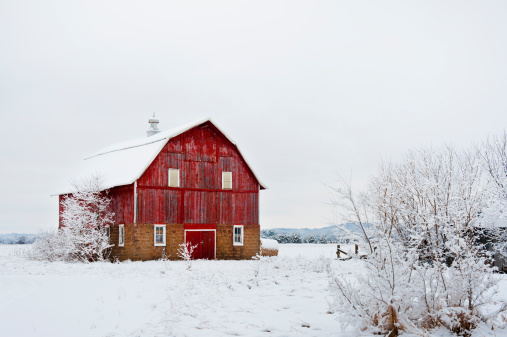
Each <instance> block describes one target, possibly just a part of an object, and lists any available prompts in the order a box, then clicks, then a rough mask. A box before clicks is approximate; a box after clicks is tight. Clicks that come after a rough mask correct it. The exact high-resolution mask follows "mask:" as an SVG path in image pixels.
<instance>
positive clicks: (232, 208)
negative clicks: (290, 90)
mask: <svg viewBox="0 0 507 337" xmlns="http://www.w3.org/2000/svg"><path fill="white" fill-rule="evenodd" d="M169 168H177V169H179V170H180V187H179V188H170V187H168V169H169ZM223 171H229V172H232V187H233V188H232V190H222V172H223ZM137 183H138V198H139V199H138V204H139V207H138V209H139V213H138V222H139V223H194V224H195V223H215V224H216V223H220V224H238V223H241V224H258V223H259V210H258V193H259V183H258V182H257V180H256V178H255V176H254V175H253V174H252V172H251V171H250V169H249V167H248V166H247V164H246V163H245V161H244V160H243V158H242V157H241V155H240V154H239V152H238V151H237V149H236V147H235V146H234V145H233V144H232V143H230V142H229V141H228V140H227V139H226V138H225V137H224V136H223V135H222V134H221V133H220V132H219V131H218V130H217V129H216V128H215V127H214V126H213V125H212V124H211V123H209V122H207V123H205V124H203V125H200V126H197V127H195V128H193V129H191V130H189V131H187V132H185V133H183V134H181V135H180V136H178V137H175V138H173V139H171V140H170V141H169V142H168V143H167V144H166V146H165V147H164V148H163V149H162V151H161V152H160V153H159V155H158V156H157V157H156V158H155V160H154V161H153V163H152V164H151V165H150V166H149V167H148V169H147V170H146V171H145V173H144V174H143V175H142V176H141V177H140V178H139V179H138V181H137Z"/></svg>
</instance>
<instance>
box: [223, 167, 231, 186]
mask: <svg viewBox="0 0 507 337" xmlns="http://www.w3.org/2000/svg"><path fill="white" fill-rule="evenodd" d="M228 173H230V175H231V180H230V183H231V187H228V188H226V187H225V176H226V175H227V174H228ZM222 189H223V190H232V172H230V171H224V172H222Z"/></svg>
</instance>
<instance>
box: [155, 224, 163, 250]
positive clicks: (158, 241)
mask: <svg viewBox="0 0 507 337" xmlns="http://www.w3.org/2000/svg"><path fill="white" fill-rule="evenodd" d="M154 226H155V230H154V240H155V246H165V225H154Z"/></svg>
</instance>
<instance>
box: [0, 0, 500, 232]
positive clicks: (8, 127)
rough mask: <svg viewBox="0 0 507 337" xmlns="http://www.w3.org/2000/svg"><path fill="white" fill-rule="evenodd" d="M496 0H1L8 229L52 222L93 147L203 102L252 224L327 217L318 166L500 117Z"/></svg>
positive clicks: (493, 125)
mask: <svg viewBox="0 0 507 337" xmlns="http://www.w3.org/2000/svg"><path fill="white" fill-rule="evenodd" d="M506 18H507V2H506V1H474V2H472V1H462V0H460V1H419V2H414V1H397V2H391V1H356V0H354V1H329V2H328V1H294V0H291V1H265V2H264V1H250V2H248V1H227V2H222V1H203V2H197V1H166V0H164V1H124V0H123V1H38V0H37V1H17V0H12V1H11V0H3V1H1V2H0V114H1V122H0V155H1V163H2V164H1V165H0V173H1V176H2V178H3V179H2V184H1V188H0V233H10V232H18V233H23V232H24V233H34V232H36V231H37V229H38V228H41V227H50V226H53V227H56V226H57V221H58V201H57V198H55V197H50V195H51V194H53V193H55V192H57V191H58V186H61V184H62V182H64V183H65V182H67V181H68V180H69V179H70V178H71V176H70V175H71V174H72V172H73V170H74V169H75V168H76V166H77V165H79V163H80V161H81V160H82V159H83V158H84V157H86V156H87V155H89V154H91V153H93V152H95V151H97V150H99V149H101V148H102V147H105V146H108V145H110V144H112V143H115V142H119V141H125V140H129V139H132V138H138V137H143V136H145V132H146V130H147V129H148V118H149V117H150V116H151V115H152V113H153V112H154V111H155V112H156V113H157V117H159V119H160V124H159V127H160V129H162V130H164V129H168V128H171V127H175V126H178V125H182V124H186V123H189V122H192V121H194V120H197V119H200V118H203V117H208V116H209V117H211V118H212V119H213V120H214V121H215V122H216V123H217V124H218V125H219V126H220V127H221V128H222V129H224V130H225V131H226V132H227V133H228V134H229V135H230V136H231V137H232V138H233V139H234V140H236V142H237V143H238V145H239V146H240V148H241V149H242V151H243V153H244V154H245V156H246V158H247V159H248V160H249V162H250V163H251V164H252V166H253V169H254V170H255V171H256V173H257V174H258V175H259V177H260V178H261V180H263V182H264V183H266V184H267V185H268V187H269V189H268V190H266V191H262V192H261V208H260V213H261V217H260V220H261V226H262V228H272V227H322V226H324V225H326V223H327V222H328V219H329V218H331V217H332V212H331V210H330V208H329V206H327V205H326V202H327V201H328V192H327V188H326V187H325V183H329V184H332V183H333V182H334V181H335V173H336V172H343V173H345V174H346V175H350V174H351V175H352V179H353V180H354V181H355V182H356V183H358V184H363V183H364V182H365V181H366V180H367V179H368V177H369V176H371V175H372V174H373V173H374V171H375V168H376V166H377V164H378V162H379V159H381V158H392V159H394V160H396V159H397V158H400V157H401V156H402V155H403V153H405V152H406V151H407V149H408V148H410V147H414V146H431V145H439V144H442V143H452V144H455V145H458V146H467V145H469V144H470V143H472V142H476V141H478V140H480V139H483V138H485V137H486V136H487V135H488V134H489V133H499V132H501V131H502V130H503V129H504V128H505V127H506V126H507V109H506V108H507V62H506V60H507V46H506V41H507V20H506Z"/></svg>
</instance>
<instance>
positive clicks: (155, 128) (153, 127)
mask: <svg viewBox="0 0 507 337" xmlns="http://www.w3.org/2000/svg"><path fill="white" fill-rule="evenodd" d="M148 123H150V129H149V130H148V131H146V134H147V135H148V137H151V136H153V135H154V134H156V133H159V132H160V130H159V129H158V125H157V124H158V119H157V118H155V113H153V117H152V118H150V119H148Z"/></svg>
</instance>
